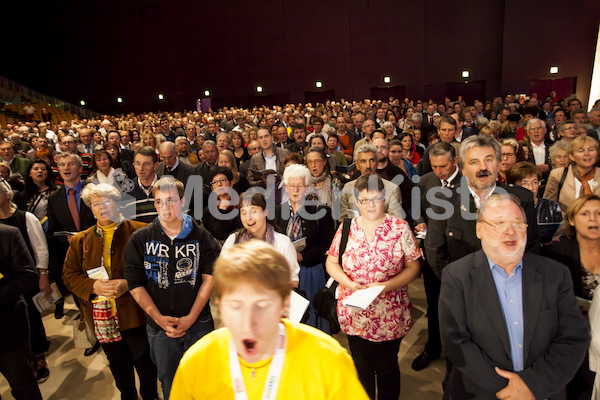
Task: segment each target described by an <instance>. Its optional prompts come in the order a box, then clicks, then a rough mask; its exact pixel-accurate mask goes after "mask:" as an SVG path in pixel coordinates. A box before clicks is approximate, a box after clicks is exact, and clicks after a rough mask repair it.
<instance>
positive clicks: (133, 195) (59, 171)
mask: <svg viewBox="0 0 600 400" xmlns="http://www.w3.org/2000/svg"><path fill="white" fill-rule="evenodd" d="M0 132H1V133H2V141H1V142H0V159H1V161H0V178H1V181H0V223H1V224H3V225H10V226H13V227H15V228H17V229H18V231H19V232H20V233H19V234H18V235H20V236H22V238H23V240H20V239H19V240H17V242H18V243H17V244H15V245H14V246H21V245H23V246H24V247H23V246H21V247H22V248H23V249H25V252H26V253H27V254H26V255H25V256H27V257H25V256H22V257H25V258H26V260H25V261H23V262H22V264H23V265H17V264H15V263H12V264H10V265H2V266H0V293H2V296H1V299H2V300H0V303H1V304H0V305H2V308H0V310H2V311H1V312H2V313H3V315H6V316H7V317H9V316H12V315H13V314H14V315H17V314H18V315H19V318H22V319H23V318H25V319H28V321H29V324H28V325H29V326H30V334H28V331H29V329H27V328H26V326H27V324H25V325H23V324H21V325H23V326H21V327H20V328H19V329H15V330H14V331H13V332H12V333H11V334H8V333H3V334H2V335H0V338H3V339H5V340H3V341H2V342H3V343H2V345H0V346H1V347H0V349H3V347H4V346H5V343H9V344H10V353H9V352H8V351H6V352H4V351H3V354H5V353H6V354H10V357H8V356H4V355H2V356H0V372H2V374H3V375H5V376H6V377H7V378H8V380H9V383H10V385H11V388H12V391H13V394H14V396H15V398H17V399H19V398H28V399H30V398H31V399H33V398H41V395H40V392H39V388H38V384H42V383H43V382H45V381H46V380H47V379H48V377H49V375H50V372H51V371H50V370H49V368H48V363H47V361H46V358H47V353H48V349H49V346H50V341H49V340H48V339H47V337H46V332H45V329H44V326H43V322H42V318H41V315H40V312H39V311H38V310H37V308H36V307H35V305H34V304H33V297H34V296H35V295H36V294H37V293H38V292H43V293H44V294H49V293H50V292H51V291H52V286H51V284H54V283H55V284H56V287H57V288H58V289H59V291H60V293H62V294H63V297H62V298H61V299H60V300H59V301H57V302H56V304H55V309H54V316H55V318H57V319H60V318H63V316H64V296H66V295H70V294H72V296H73V298H74V299H75V302H76V304H77V307H78V308H79V310H80V314H81V317H80V320H81V325H82V326H86V327H87V328H86V329H88V330H89V331H90V332H93V335H92V336H93V337H94V338H95V341H94V343H93V344H91V347H90V348H88V349H86V350H85V352H84V356H90V355H92V354H94V353H95V352H96V351H98V350H99V349H100V348H101V349H102V350H103V352H104V353H105V354H106V357H107V358H108V361H109V367H110V370H111V372H112V375H113V377H114V380H115V385H116V387H117V388H118V390H119V391H120V393H121V398H123V399H135V398H137V396H138V393H139V395H140V396H141V398H143V399H144V400H146V399H155V398H157V396H158V392H157V380H159V381H160V383H161V387H162V396H163V398H164V399H168V398H169V396H170V394H173V393H176V395H174V396H172V397H173V398H192V394H193V393H195V392H196V391H200V392H202V393H205V395H206V396H208V397H211V396H217V397H218V396H221V395H223V396H225V397H227V398H233V397H234V391H235V397H236V398H237V389H238V386H239V382H238V384H236V383H235V382H234V381H232V379H234V378H233V377H234V372H235V376H236V377H238V378H240V379H242V382H243V381H245V382H246V388H247V389H248V391H249V393H250V395H251V396H250V397H252V398H258V397H260V396H261V395H262V391H263V386H265V387H270V386H269V385H270V382H271V381H270V379H271V378H272V376H271V369H274V370H275V369H276V368H275V367H276V365H278V364H277V363H279V362H282V363H283V362H285V364H284V365H285V368H288V367H289V368H298V371H297V372H294V373H297V374H298V375H293V376H294V378H292V376H290V375H289V372H288V373H286V371H285V368H284V371H283V372H282V371H281V366H278V368H280V370H279V372H278V373H279V376H278V377H276V378H277V382H279V380H280V381H281V384H280V388H279V391H281V393H284V392H285V393H288V392H289V393H296V394H298V393H306V396H317V397H318V398H322V397H324V398H339V397H336V396H339V395H340V394H341V393H350V394H349V395H348V396H349V397H348V398H367V397H368V398H371V399H375V398H378V399H398V397H399V396H400V368H399V366H398V359H397V354H398V351H399V346H400V343H401V341H402V338H403V337H404V336H405V335H406V333H407V332H408V331H409V330H410V329H411V327H412V313H411V304H410V298H409V294H408V284H409V283H410V282H412V281H414V280H415V279H418V278H419V277H420V276H421V275H422V276H423V281H424V286H425V292H426V296H427V303H428V310H427V317H428V340H427V344H426V346H425V348H424V349H423V351H422V352H421V353H420V354H419V356H418V357H417V358H416V359H415V360H414V362H413V363H412V368H413V369H414V370H416V371H420V370H423V369H424V368H426V367H427V366H428V365H429V364H430V362H431V361H433V360H435V359H437V358H439V357H440V356H441V354H442V352H443V353H444V354H445V355H446V359H447V373H446V379H445V380H444V392H445V398H449V399H464V398H469V397H468V395H473V394H474V393H475V394H477V396H482V398H483V397H486V396H492V395H496V393H498V394H499V396H506V397H501V398H512V397H510V396H512V395H515V396H516V394H517V393H518V394H520V395H523V396H524V397H514V398H563V397H560V396H563V395H567V396H568V398H569V399H571V398H572V399H583V398H588V399H589V398H591V396H592V391H593V390H594V380H595V368H594V367H592V365H593V363H592V361H593V360H594V356H593V352H592V351H591V350H590V352H589V355H586V350H587V349H588V344H589V335H588V333H587V330H586V327H585V323H586V322H585V320H584V319H588V316H587V309H588V308H589V306H590V304H592V305H593V299H594V292H595V289H596V287H597V285H598V283H599V282H600V168H599V167H600V158H599V150H600V147H599V139H600V100H599V101H597V102H596V104H595V105H594V106H593V107H591V110H590V111H589V112H586V111H584V110H583V109H582V103H581V101H580V100H579V99H577V98H576V97H575V96H571V97H569V98H567V99H558V98H557V97H556V95H555V93H550V94H549V95H548V96H546V97H545V98H544V99H540V98H538V97H537V95H536V94H532V96H531V97H530V98H529V99H528V100H526V101H521V102H518V101H517V100H516V98H515V97H514V96H510V95H509V96H506V97H505V98H504V99H502V98H501V97H496V98H494V99H493V100H491V101H486V102H482V101H479V100H476V101H475V102H474V103H473V105H467V104H465V102H464V101H462V99H461V98H459V99H457V100H456V101H452V100H450V99H448V98H446V99H444V101H443V102H440V103H436V102H434V101H432V100H429V101H421V100H411V99H408V98H407V99H404V100H403V101H402V100H400V99H393V98H390V99H389V100H388V101H381V100H368V99H366V100H363V101H346V100H343V99H342V100H341V101H339V102H338V101H328V102H327V103H324V104H316V105H312V104H298V105H293V104H289V105H286V106H283V107H279V106H274V107H255V108H253V109H243V108H235V107H233V108H223V109H220V110H218V111H212V110H209V111H208V112H206V113H202V112H199V111H193V112H192V111H189V112H182V113H180V112H173V113H160V114H156V113H144V114H139V115H135V114H128V115H118V116H103V117H102V118H94V119H81V120H73V121H70V122H67V121H62V122H60V123H59V124H58V125H56V126H51V125H50V123H48V122H37V123H36V122H35V121H32V120H30V119H28V120H27V121H23V122H20V123H16V124H13V125H9V126H6V127H1V128H0ZM4 231H6V232H4ZM9 232H10V234H11V235H13V236H14V235H15V234H16V231H9V230H5V229H4V228H3V230H0V234H1V235H9ZM2 237H3V239H2V245H0V246H1V247H2V248H3V249H4V248H5V247H6V246H7V243H9V242H10V241H9V240H8V239H6V240H5V239H4V237H5V236H2ZM6 237H8V236H6ZM11 240H13V239H11ZM15 240H16V239H15ZM11 243H12V242H11ZM11 246H12V245H11ZM9 250H10V251H11V252H14V251H15V249H14V248H11V249H6V251H7V252H8V251H9ZM259 250H260V251H259ZM220 253H222V255H221V256H219V254H220ZM3 254H4V253H3ZM6 254H9V253H6ZM10 254H13V253H10ZM539 254H541V255H543V256H546V257H549V258H551V259H553V260H555V261H556V262H552V261H549V260H545V259H543V258H541V256H540V255H539ZM220 257H221V258H223V259H221V258H220ZM15 260H16V259H15ZM257 260H263V264H264V265H263V264H261V262H257ZM13 264H14V265H13ZM282 264H283V265H284V266H285V268H284V269H283V271H284V273H283V274H282V271H281V270H279V269H278V268H279V267H280V266H281V265H282ZM562 264H564V265H562ZM213 265H214V271H213ZM482 265H483V267H482ZM565 265H566V267H565ZM36 271H37V272H36ZM213 274H214V278H213ZM33 277H35V279H34V278H33ZM329 277H331V278H333V279H334V280H335V281H337V282H339V285H340V286H339V295H338V299H337V316H338V321H339V326H340V327H341V330H342V332H343V333H344V334H345V335H347V337H348V343H349V349H350V353H351V356H352V358H349V356H348V354H346V353H345V351H344V350H343V349H342V348H336V347H335V346H339V345H337V344H336V343H335V341H333V340H331V339H330V338H328V337H327V335H331V334H332V325H331V321H329V320H328V319H326V318H323V315H319V314H318V310H316V309H315V308H314V307H309V308H308V310H307V312H306V314H305V316H304V317H303V319H302V321H303V324H301V325H298V324H296V323H293V322H290V321H289V320H288V319H286V318H283V319H282V316H284V315H285V314H286V313H287V311H286V310H287V306H288V305H289V304H288V303H289V293H290V290H294V291H296V292H297V293H298V294H299V295H301V296H304V297H305V298H307V299H308V300H312V299H313V297H314V295H315V294H316V293H317V292H318V291H319V290H320V289H322V288H323V287H325V285H326V282H327V280H328V278H329ZM563 277H564V279H563ZM569 277H570V278H571V279H568V278H569ZM34 280H35V282H34ZM542 281H543V285H542V284H541V283H540V282H542ZM15 282H18V283H15ZM9 285H10V287H9ZM376 286H382V287H383V290H382V291H381V293H380V294H379V295H378V296H377V297H376V298H375V300H373V301H372V303H370V305H369V306H368V307H366V308H365V309H357V308H353V307H349V306H346V305H345V300H346V299H347V298H348V297H349V296H350V295H351V294H353V293H354V292H356V291H358V290H363V289H368V288H372V287H376ZM213 289H214V291H215V296H216V299H217V301H218V304H219V308H220V310H221V311H222V312H221V315H222V318H223V325H224V326H225V329H226V330H225V331H221V330H217V331H215V332H214V333H211V332H213V331H214V329H215V324H214V321H213V318H212V314H211V309H210V301H209V300H210V298H211V295H212V294H213ZM5 292H6V293H7V294H6V296H5V295H4V293H5ZM478 296H480V297H481V298H479V297H478ZM575 296H577V297H578V298H579V308H578V303H577V301H576V300H575V299H576V298H575ZM25 304H27V307H25V306H24V305H25ZM8 309H10V312H11V313H13V314H8V311H7V310H8ZM486 313H487V314H486ZM482 314H485V315H486V317H485V318H482ZM238 318H244V319H243V320H239V319H238ZM587 323H588V324H591V327H592V330H591V332H592V335H593V334H594V330H593V328H594V321H593V320H592V318H590V319H589V320H588V321H587ZM598 323H600V321H598ZM536 324H537V325H536ZM263 325H264V326H263ZM306 325H309V326H312V327H314V328H316V329H310V328H306ZM317 330H320V331H321V332H317ZM286 333H287V340H288V343H289V344H290V345H293V346H299V348H301V349H305V350H303V351H306V354H303V355H302V356H298V355H295V356H292V355H291V354H290V357H285V355H282V354H284V353H281V352H279V350H278V349H279V347H277V346H276V343H279V340H280V339H281V338H282V337H283V338H284V339H285V337H286ZM333 333H335V332H333ZM492 333H493V334H492ZM5 335H6V338H5V337H4V336H5ZM306 335H308V336H310V337H311V339H310V340H309V341H308V342H307V343H313V342H314V346H322V347H323V348H326V349H328V350H327V351H324V352H323V353H322V354H320V356H319V357H320V358H318V360H319V362H320V363H326V362H330V361H332V360H337V361H335V362H336V363H337V364H338V367H339V370H331V371H325V370H323V365H319V367H318V368H317V367H315V368H314V369H310V370H311V372H310V373H309V372H307V371H305V369H306V368H304V367H302V368H300V367H299V365H297V364H300V363H302V364H303V365H304V363H306V362H308V361H307V357H308V355H310V354H313V353H315V351H318V349H315V348H313V349H311V347H310V346H307V345H306V344H300V340H301V339H300V338H303V337H305V336H306ZM494 335H497V336H494ZM534 336H535V337H534ZM230 340H231V341H232V344H231V346H230V348H229V350H228V349H227V347H226V346H227V345H228V341H230ZM196 342H198V343H196ZM223 344H224V345H223ZM223 346H225V347H223ZM222 348H224V349H225V350H223V349H222ZM188 349H189V351H187V350H188ZM228 351H229V353H228ZM311 351H312V352H311ZM186 352H187V353H186ZM232 352H233V353H232ZM288 352H289V348H288ZM184 353H186V354H185V356H184ZM236 353H237V355H238V356H239V359H240V363H241V369H240V366H239V365H238V366H237V367H236V368H235V369H234V366H233V364H232V367H231V368H232V370H231V379H229V378H227V374H226V373H225V374H224V372H223V371H222V370H221V369H217V370H214V371H212V372H211V374H207V375H206V376H205V377H204V378H205V379H206V380H202V381H200V380H197V379H196V376H194V375H193V374H192V373H191V372H190V371H192V369H193V368H198V364H199V363H202V362H204V361H203V360H204V357H207V358H206V359H211V360H212V358H215V360H216V358H218V357H221V358H222V357H227V354H229V356H230V357H232V354H233V355H235V354H236ZM279 357H283V358H284V359H285V361H283V359H279ZM315 357H316V355H315ZM16 358H19V360H20V361H21V362H19V363H13V359H16ZM288 359H289V360H288ZM180 360H181V363H180ZM276 360H278V361H277V363H276ZM349 360H353V362H354V367H352V366H350V369H348V368H349V367H348V365H349V364H348V362H349ZM213 361H214V360H213ZM213 361H211V363H213ZM214 363H215V365H220V364H223V366H222V367H219V368H224V369H225V370H226V369H227V368H228V366H229V364H228V363H227V362H223V361H220V362H219V363H217V362H216V361H214ZM312 363H315V362H314V361H312ZM178 365H179V366H180V367H179V370H178ZM211 365H212V364H211ZM269 365H270V366H269ZM265 366H269V367H268V368H266V369H265V368H262V367H265ZM261 368H262V369H261ZM9 370H10V371H9ZM180 371H181V372H180ZM135 373H137V374H138V377H139V388H136V380H135ZM338 373H340V374H343V375H340V376H341V377H340V378H335V377H336V376H338V375H337V374H338ZM240 374H241V375H240ZM255 374H257V376H258V377H259V378H260V379H259V380H258V381H256V382H260V385H258V386H257V385H256V384H253V385H250V383H249V382H250V381H252V382H254V381H253V379H254V376H255ZM319 374H320V375H319ZM224 377H225V378H226V379H224ZM342 377H343V378H342ZM273 379H275V378H273ZM298 379H312V380H314V381H315V382H318V385H317V386H315V387H314V388H311V389H310V390H309V389H308V388H305V387H303V385H302V384H299V383H298V382H297V380H298ZM338 379H343V380H344V381H347V385H346V386H345V387H340V386H339V385H337V384H336V385H332V382H337V380H338ZM36 381H37V383H36ZM292 381H293V382H292ZM355 381H356V382H360V384H362V385H359V384H358V383H356V385H355ZM202 382H205V383H206V385H202V384H201V383H202ZM256 382H255V383H256ZM265 382H266V383H265ZM441 384H442V382H440V385H441ZM289 385H291V386H289ZM319 385H322V386H323V387H325V386H327V385H331V388H330V389H331V390H329V391H324V392H321V391H320V390H321V386H319ZM598 385H600V382H599V384H598ZM242 386H243V385H242ZM342 386H343V385H342ZM294 388H296V389H294ZM357 388H358V389H357ZM265 390H266V389H265ZM275 390H276V391H277V387H275ZM323 393H325V394H323ZM345 396H346V395H345ZM465 396H467V397H465ZM527 396H528V397H527ZM211 398H212V397H211ZM315 398H316V397H315ZM344 398H346V397H344Z"/></svg>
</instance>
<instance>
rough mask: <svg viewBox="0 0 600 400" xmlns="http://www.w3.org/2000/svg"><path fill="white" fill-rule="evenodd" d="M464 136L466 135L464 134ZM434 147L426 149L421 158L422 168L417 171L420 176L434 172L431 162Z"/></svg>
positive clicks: (420, 165) (420, 164)
mask: <svg viewBox="0 0 600 400" xmlns="http://www.w3.org/2000/svg"><path fill="white" fill-rule="evenodd" d="M463 135H464V132H463ZM463 138H464V136H463ZM452 141H453V142H456V139H454V140H452ZM433 146H434V145H433V144H432V145H430V146H429V147H427V148H426V149H425V152H424V153H423V157H421V160H420V161H419V167H420V168H418V169H417V172H418V173H419V175H425V174H427V173H429V172H431V171H433V169H431V160H429V152H430V151H431V149H432V148H433Z"/></svg>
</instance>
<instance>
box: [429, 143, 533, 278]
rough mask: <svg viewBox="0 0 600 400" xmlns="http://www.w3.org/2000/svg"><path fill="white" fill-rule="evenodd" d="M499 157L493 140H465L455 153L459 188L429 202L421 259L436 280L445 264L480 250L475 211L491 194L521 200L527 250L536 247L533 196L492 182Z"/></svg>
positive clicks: (496, 175) (522, 190)
mask: <svg viewBox="0 0 600 400" xmlns="http://www.w3.org/2000/svg"><path fill="white" fill-rule="evenodd" d="M501 157H502V156H501V151H500V145H499V144H498V142H497V141H496V140H495V139H494V138H493V137H491V136H488V135H475V136H471V137H469V138H467V139H466V140H465V141H463V143H462V144H461V146H460V152H459V164H460V168H461V172H462V174H463V177H462V179H461V184H460V186H458V187H457V188H456V189H454V190H452V191H451V193H447V194H446V195H444V194H443V193H440V198H436V199H432V201H431V209H432V211H433V215H429V223H428V226H427V236H426V238H425V256H426V258H427V261H428V262H429V265H431V268H432V269H433V271H434V272H435V274H436V275H437V276H438V278H441V276H442V269H443V268H444V267H445V266H446V265H448V264H449V263H451V262H453V261H456V260H458V259H460V258H462V257H464V256H466V255H468V254H471V253H474V252H475V251H477V250H479V249H481V242H480V241H479V239H478V238H477V236H476V234H475V219H476V217H477V214H476V212H477V210H478V209H479V207H480V204H481V203H482V202H483V200H485V199H486V198H487V197H489V196H490V195H491V194H492V193H512V194H514V195H516V196H517V197H518V198H519V200H521V206H522V207H523V209H524V210H525V213H526V215H527V224H528V226H527V248H528V250H531V249H535V248H536V247H537V243H538V236H537V222H536V216H535V210H534V206H533V195H532V194H531V192H530V191H529V190H527V189H524V188H522V187H517V186H509V185H505V184H503V183H500V182H496V180H497V178H498V170H499V163H500V160H501ZM442 195H443V196H444V198H443V199H442V198H441V197H442ZM447 195H450V198H447V197H446V196H447ZM433 200H435V203H436V204H434V202H433Z"/></svg>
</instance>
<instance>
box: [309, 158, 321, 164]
mask: <svg viewBox="0 0 600 400" xmlns="http://www.w3.org/2000/svg"><path fill="white" fill-rule="evenodd" d="M323 161H324V160H323V159H318V160H310V161H307V162H306V165H315V164H321V163H323Z"/></svg>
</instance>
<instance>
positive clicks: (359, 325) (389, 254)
mask: <svg viewBox="0 0 600 400" xmlns="http://www.w3.org/2000/svg"><path fill="white" fill-rule="evenodd" d="M341 238H342V226H340V227H339V229H338V231H337V233H336V234H335V237H334V238H333V242H332V243H331V247H329V251H328V254H329V255H331V256H332V257H336V258H338V256H339V248H340V241H341ZM421 256H422V254H421V249H419V247H418V246H417V243H416V241H415V237H414V236H413V234H412V231H411V230H410V226H409V225H408V223H407V222H406V221H404V220H401V219H398V218H396V217H393V216H391V215H386V217H385V219H384V221H383V223H382V224H381V225H380V226H379V227H377V229H376V230H375V233H374V235H373V238H372V240H371V241H370V242H369V243H367V240H366V237H365V232H364V231H363V230H362V228H360V227H359V226H358V224H357V223H356V219H353V220H352V225H351V226H350V236H349V238H348V244H347V245H346V250H345V252H344V254H343V255H342V269H343V270H344V272H345V273H346V274H347V275H348V276H349V277H350V279H352V280H353V281H355V282H358V283H360V284H363V285H366V284H369V283H374V282H383V281H387V280H389V279H390V278H392V277H394V276H396V275H398V274H399V273H400V272H402V269H403V266H404V263H405V262H406V261H412V260H417V259H418V258H419V257H421ZM339 287H340V292H339V299H338V304H337V312H338V317H339V320H340V326H341V328H342V331H343V332H344V333H345V334H347V335H353V336H359V337H361V338H363V339H367V340H370V341H372V342H383V341H389V340H394V339H398V338H401V337H403V336H404V335H405V334H406V333H407V332H408V331H409V329H410V328H411V327H412V307H411V304H410V300H409V298H408V291H407V288H406V287H404V288H402V289H397V290H391V291H389V292H387V293H381V294H380V295H379V296H378V297H377V298H376V299H375V300H374V301H373V303H371V305H370V306H369V307H368V308H367V309H366V310H363V311H359V310H354V309H351V308H348V307H345V306H344V305H342V301H343V300H344V299H345V298H346V297H348V296H349V295H350V294H352V291H351V290H350V289H348V288H346V287H345V286H343V285H340V286H339Z"/></svg>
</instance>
